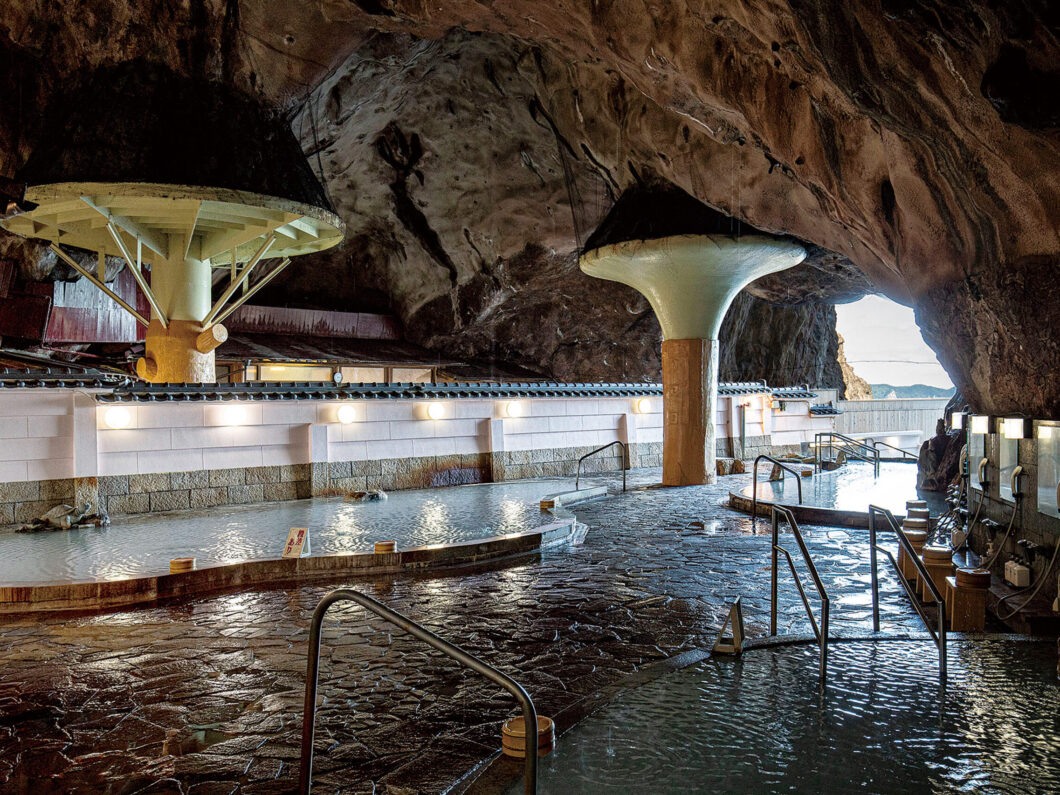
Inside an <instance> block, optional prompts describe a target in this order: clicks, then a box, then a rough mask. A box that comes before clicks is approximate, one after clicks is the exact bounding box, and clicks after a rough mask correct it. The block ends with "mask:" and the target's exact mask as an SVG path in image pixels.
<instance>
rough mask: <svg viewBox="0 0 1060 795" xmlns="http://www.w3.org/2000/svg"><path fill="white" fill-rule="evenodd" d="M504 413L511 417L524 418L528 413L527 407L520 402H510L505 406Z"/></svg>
mask: <svg viewBox="0 0 1060 795" xmlns="http://www.w3.org/2000/svg"><path fill="white" fill-rule="evenodd" d="M504 413H505V414H506V415H508V416H509V417H522V416H523V415H524V414H525V413H526V407H525V406H524V405H523V404H522V402H521V401H518V400H509V401H508V403H507V404H506V405H505V406H504Z"/></svg>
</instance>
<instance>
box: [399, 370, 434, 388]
mask: <svg viewBox="0 0 1060 795" xmlns="http://www.w3.org/2000/svg"><path fill="white" fill-rule="evenodd" d="M390 382H391V383H394V384H429V383H431V368H429V367H428V368H422V367H417V368H410V367H395V368H393V369H392V370H391V371H390Z"/></svg>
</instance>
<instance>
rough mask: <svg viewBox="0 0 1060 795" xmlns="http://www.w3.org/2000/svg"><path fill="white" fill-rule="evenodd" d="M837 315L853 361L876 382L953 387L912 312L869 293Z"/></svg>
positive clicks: (839, 309)
mask: <svg viewBox="0 0 1060 795" xmlns="http://www.w3.org/2000/svg"><path fill="white" fill-rule="evenodd" d="M836 316H837V319H836V329H837V330H838V331H839V334H840V336H842V337H843V340H844V342H845V343H846V345H845V346H844V351H845V353H846V357H847V361H848V362H850V365H851V366H852V367H853V368H854V372H855V373H857V374H858V375H860V376H861V377H862V378H864V379H865V380H866V381H868V382H869V383H870V384H891V385H893V386H906V385H909V384H928V385H929V386H940V387H951V386H953V382H952V381H950V377H949V376H948V375H946V371H945V370H943V369H942V365H941V364H939V360H938V359H937V358H936V357H935V353H934V351H932V350H931V348H929V347H928V346H927V343H926V342H924V338H923V337H922V336H920V329H919V328H917V325H916V321H915V320H914V319H913V310H912V309H911V308H909V307H907V306H902V305H901V304H896V303H895V302H894V301H892V300H890V299H889V298H884V297H883V296H879V295H867V296H865V297H864V298H862V299H861V300H859V301H854V302H853V303H850V304H839V305H838V306H836Z"/></svg>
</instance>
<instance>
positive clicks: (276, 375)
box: [258, 364, 332, 383]
mask: <svg viewBox="0 0 1060 795" xmlns="http://www.w3.org/2000/svg"><path fill="white" fill-rule="evenodd" d="M331 373H332V368H330V367H313V366H307V365H298V364H262V365H259V366H258V376H259V380H261V381H280V382H284V383H288V382H292V381H325V382H330V381H331Z"/></svg>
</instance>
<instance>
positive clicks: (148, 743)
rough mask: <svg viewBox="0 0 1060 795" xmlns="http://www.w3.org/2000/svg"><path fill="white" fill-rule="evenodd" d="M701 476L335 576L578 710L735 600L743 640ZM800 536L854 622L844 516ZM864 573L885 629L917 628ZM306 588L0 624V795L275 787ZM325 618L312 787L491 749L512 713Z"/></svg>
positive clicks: (490, 692) (434, 788)
mask: <svg viewBox="0 0 1060 795" xmlns="http://www.w3.org/2000/svg"><path fill="white" fill-rule="evenodd" d="M657 477H658V475H657V472H656V473H651V472H649V473H646V474H645V473H641V477H640V480H641V482H645V478H646V479H647V480H648V481H650V480H653V479H654V478H657ZM721 480H722V482H721V483H720V484H718V485H716V486H704V487H694V488H685V489H666V490H664V489H639V490H635V491H632V492H630V493H627V494H625V495H619V496H615V497H612V498H611V499H608V500H606V501H602V502H597V503H593V504H589V505H586V506H581V507H579V508H577V509H576V512H577V514H578V516H579V519H580V520H582V521H583V522H585V523H587V524H588V525H589V528H590V529H589V534H588V537H587V538H586V541H585V543H584V544H583V545H581V546H578V547H573V548H569V547H568V548H565V549H561V550H556V551H551V552H548V553H547V554H546V555H545V556H544V557H543V558H542V559H534V560H530V561H525V562H520V563H518V564H517V565H509V566H506V567H500V568H496V569H494V570H491V571H485V572H479V573H472V574H463V575H459V576H450V577H444V578H434V579H411V578H403V579H396V580H393V581H386V582H377V583H360V584H356V586H357V587H359V588H362V589H364V590H365V591H366V592H367V593H369V594H371V595H373V596H375V597H377V598H379V599H382V600H383V601H385V602H386V603H388V604H390V605H392V606H393V607H395V608H396V609H397V610H399V611H402V612H404V613H406V614H407V615H408V616H410V617H411V618H413V619H414V620H417V621H420V622H422V623H423V624H425V625H427V626H428V627H429V628H431V629H433V630H435V631H436V632H438V633H440V634H441V635H443V636H444V637H446V638H448V639H449V640H452V641H453V642H455V643H457V644H459V645H462V646H464V647H465V648H467V649H468V650H469V651H471V652H472V653H474V654H477V655H479V656H481V657H482V658H483V659H484V660H486V661H487V662H490V663H492V664H494V665H497V666H499V667H501V668H503V669H505V670H507V671H510V672H512V673H513V674H514V675H515V676H516V678H517V679H519V680H520V681H521V682H522V683H523V684H524V685H526V686H527V688H528V689H529V691H530V692H531V694H532V695H533V697H534V699H535V702H536V703H537V706H538V709H539V711H540V712H541V713H542V714H546V715H554V714H556V713H557V712H559V711H560V710H561V709H567V708H571V707H577V706H586V705H587V704H590V703H591V702H592V700H593V699H594V695H595V694H597V693H598V692H599V691H600V690H601V688H603V687H605V686H607V685H610V684H613V683H614V682H616V681H617V680H619V679H621V678H622V677H623V676H625V675H628V674H630V673H632V672H634V671H637V670H638V669H639V668H641V667H643V666H645V665H647V664H650V663H653V662H656V661H659V660H662V659H664V658H667V657H670V656H673V655H675V654H677V653H680V652H682V651H687V650H691V649H695V648H703V647H709V646H710V645H711V644H712V643H713V640H714V637H715V635H716V633H717V628H718V627H719V626H720V623H721V620H722V618H723V617H724V615H725V614H726V612H727V610H728V604H729V602H730V601H731V600H732V599H734V598H735V597H736V596H737V595H742V596H743V604H744V615H745V618H746V622H747V628H748V631H749V634H750V635H756V634H763V633H764V631H765V629H766V627H767V622H768V608H769V601H768V600H769V543H768V535H766V534H767V533H768V525H767V524H766V523H765V522H764V521H762V520H759V522H758V530H759V534H757V535H755V534H752V531H751V522H750V519H749V518H748V517H746V516H743V515H741V514H736V513H734V512H732V511H730V510H729V509H727V508H725V507H723V506H722V504H721V503H722V501H723V499H724V497H725V496H726V495H727V493H728V490H729V489H730V488H731V487H733V486H734V485H735V484H739V485H740V486H743V485H746V480H747V478H746V476H734V477H727V478H722V479H721ZM806 530H807V535H808V543H809V546H810V548H811V551H812V552H813V553H814V555H815V560H816V561H817V564H818V567H819V569H820V571H821V574H822V577H823V579H824V581H825V584H826V587H828V588H829V589H830V591H831V592H832V595H833V603H834V607H833V627H834V631H835V632H836V633H837V634H844V633H845V634H856V633H862V632H866V631H868V630H869V629H870V628H871V627H870V625H869V620H870V614H869V604H870V603H869V600H868V566H867V560H868V553H867V543H866V540H865V531H861V530H846V529H832V528H806ZM789 543H790V544H791V546H792V548H794V543H793V542H791V541H790V538H789ZM884 583H885V589H884V590H885V596H884V603H885V604H886V605H887V611H888V613H887V628H888V629H891V630H895V631H916V630H918V629H919V627H918V624H917V619H916V616H915V614H914V613H913V612H912V610H911V609H910V608H909V607H908V606H907V605H905V604H903V600H902V599H900V598H899V596H898V586H897V584H896V583H894V581H893V580H892V579H891V578H890V577H885V578H884ZM326 590H327V588H325V587H322V586H313V587H287V588H280V589H274V590H265V591H246V592H236V593H226V594H221V595H217V596H213V597H208V598H200V599H196V600H194V601H191V602H188V603H185V604H179V605H171V606H163V607H154V608H144V609H136V610H128V611H121V612H113V613H108V614H103V615H97V616H90V617H73V618H71V617H69V616H65V617H47V618H43V619H41V618H37V619H7V620H3V621H0V639H2V648H0V790H3V791H27V792H51V791H62V792H98V791H105V792H115V793H118V792H120V793H133V792H141V791H148V792H183V793H229V792H242V793H262V792H288V791H291V790H292V788H293V786H294V783H295V781H296V779H297V768H298V764H297V756H298V743H299V729H300V720H301V699H302V693H303V687H304V669H305V652H306V638H307V625H308V619H309V615H310V613H311V611H312V608H313V606H314V605H315V604H316V602H317V601H318V600H319V598H320V597H321V596H322V595H323V593H324V592H325V591H326ZM781 591H782V595H783V599H782V621H781V624H782V631H793V632H805V631H806V630H807V624H806V621H805V617H804V616H803V614H802V605H801V603H800V602H799V601H798V598H797V596H796V595H795V591H794V587H793V586H792V585H791V583H790V580H789V579H788V578H787V577H785V576H784V575H783V574H782V588H781ZM330 615H331V619H330V620H329V623H328V625H327V627H328V628H327V630H326V634H325V640H324V644H323V648H324V652H323V655H322V665H321V695H322V699H323V704H322V707H321V711H320V713H319V715H318V722H317V726H318V730H317V736H318V743H317V756H316V762H315V768H314V770H315V774H316V775H315V787H314V791H315V792H351V793H362V792H363V793H371V792H375V793H381V792H387V793H414V792H439V791H442V790H444V789H445V788H446V787H447V786H449V785H450V784H451V783H452V782H453V781H454V780H455V779H456V778H458V777H459V776H460V775H462V774H463V773H465V772H466V771H467V770H469V769H470V768H471V767H472V766H474V765H475V764H477V763H479V762H480V761H482V760H484V759H485V758H487V757H489V756H490V755H491V754H492V753H493V752H494V751H495V749H496V748H497V746H498V737H499V724H500V722H501V721H502V720H503V719H504V718H505V717H507V716H508V715H510V714H513V712H514V707H513V704H512V702H511V701H510V699H509V698H508V697H507V696H506V695H505V694H502V693H497V692H494V689H493V687H492V686H491V685H489V684H488V683H485V682H484V680H481V679H480V678H479V677H477V676H476V675H474V674H470V673H469V672H466V671H463V670H461V669H459V668H458V667H456V666H454V665H453V664H451V663H450V662H449V661H448V660H446V659H444V658H441V657H439V656H437V655H435V654H433V653H431V652H430V651H429V650H427V649H426V648H425V647H423V646H422V645H421V644H419V643H418V642H416V641H414V640H413V639H411V638H409V637H407V636H404V635H402V634H400V633H396V634H395V633H392V632H390V631H389V629H388V627H387V625H384V624H382V623H381V622H378V621H375V620H367V619H366V618H365V616H364V614H363V613H362V612H361V611H360V610H359V609H358V608H355V607H352V606H336V607H335V608H333V609H332V611H331V614H330Z"/></svg>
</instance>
